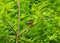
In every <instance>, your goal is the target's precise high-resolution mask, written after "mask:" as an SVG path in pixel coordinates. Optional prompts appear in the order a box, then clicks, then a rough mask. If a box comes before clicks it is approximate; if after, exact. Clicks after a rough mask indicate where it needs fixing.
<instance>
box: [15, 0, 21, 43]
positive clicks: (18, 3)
mask: <svg viewBox="0 0 60 43" xmlns="http://www.w3.org/2000/svg"><path fill="white" fill-rule="evenodd" d="M17 5H18V28H17V30H16V43H18V33H19V30H20V1H19V0H17Z"/></svg>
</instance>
